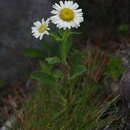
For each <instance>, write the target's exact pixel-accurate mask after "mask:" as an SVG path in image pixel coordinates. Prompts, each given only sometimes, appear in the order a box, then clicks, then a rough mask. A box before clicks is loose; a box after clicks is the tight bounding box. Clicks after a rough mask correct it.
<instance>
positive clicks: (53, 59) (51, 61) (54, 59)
mask: <svg viewBox="0 0 130 130" xmlns="http://www.w3.org/2000/svg"><path fill="white" fill-rule="evenodd" d="M45 60H46V61H47V62H48V64H52V65H53V64H58V63H60V62H61V61H60V58H58V57H57V56H55V57H47V58H46V59H45Z"/></svg>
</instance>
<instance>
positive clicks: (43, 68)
mask: <svg viewBox="0 0 130 130" xmlns="http://www.w3.org/2000/svg"><path fill="white" fill-rule="evenodd" d="M40 69H41V71H43V72H45V73H47V74H51V73H52V66H51V65H48V64H47V63H45V62H42V61H41V62H40Z"/></svg>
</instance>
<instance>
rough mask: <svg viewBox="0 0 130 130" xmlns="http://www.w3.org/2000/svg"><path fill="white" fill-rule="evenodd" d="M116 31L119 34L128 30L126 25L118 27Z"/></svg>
mask: <svg viewBox="0 0 130 130" xmlns="http://www.w3.org/2000/svg"><path fill="white" fill-rule="evenodd" d="M118 30H119V31H121V32H127V31H128V30H129V28H128V25H127V24H123V25H120V26H119V28H118Z"/></svg>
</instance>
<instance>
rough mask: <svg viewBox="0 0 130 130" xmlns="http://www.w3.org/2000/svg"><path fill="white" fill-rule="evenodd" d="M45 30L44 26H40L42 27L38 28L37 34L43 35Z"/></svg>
mask: <svg viewBox="0 0 130 130" xmlns="http://www.w3.org/2000/svg"><path fill="white" fill-rule="evenodd" d="M46 29H47V26H46V24H42V25H41V26H40V27H39V29H38V32H39V33H43V32H44V31H45V30H46Z"/></svg>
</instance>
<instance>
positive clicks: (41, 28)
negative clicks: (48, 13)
mask: <svg viewBox="0 0 130 130" xmlns="http://www.w3.org/2000/svg"><path fill="white" fill-rule="evenodd" d="M49 21H50V19H47V20H46V21H45V20H44V18H43V19H42V20H41V22H40V21H36V22H34V27H32V35H33V36H34V37H35V38H39V39H40V40H42V38H43V35H45V34H46V35H49V32H48V30H50V29H49V28H48V24H49Z"/></svg>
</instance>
